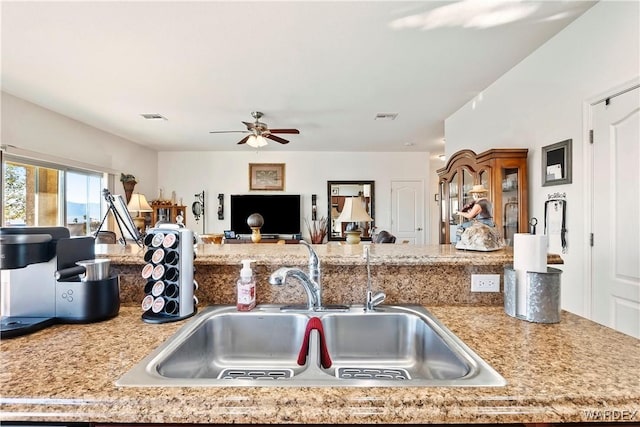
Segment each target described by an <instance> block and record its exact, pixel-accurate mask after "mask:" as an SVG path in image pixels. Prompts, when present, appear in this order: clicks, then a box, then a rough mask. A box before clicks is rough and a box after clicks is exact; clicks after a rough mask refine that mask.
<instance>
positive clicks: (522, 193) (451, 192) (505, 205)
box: [437, 148, 529, 245]
mask: <svg viewBox="0 0 640 427" xmlns="http://www.w3.org/2000/svg"><path fill="white" fill-rule="evenodd" d="M527 152H528V150H527V149H526V148H514V149H511V148H495V149H492V150H488V151H485V152H483V153H480V154H476V153H474V152H473V151H471V150H461V151H458V152H457V153H455V154H454V155H452V156H451V158H450V159H449V161H448V162H447V164H446V166H445V167H444V168H442V169H438V171H437V172H438V182H439V192H440V220H439V224H440V243H442V244H444V243H452V242H455V233H456V229H457V228H458V225H460V224H461V223H462V222H463V221H467V219H465V218H460V215H454V212H457V211H459V210H460V209H462V207H463V206H464V205H466V204H467V203H469V202H470V201H471V200H473V197H472V196H471V194H469V190H471V189H472V188H473V186H474V185H479V184H482V185H484V187H485V188H486V189H487V190H489V195H488V199H489V200H490V201H491V203H492V205H493V220H494V221H495V223H496V228H497V229H498V230H500V231H501V234H502V236H503V237H504V238H505V239H507V241H508V243H509V245H513V235H514V233H526V232H528V227H529V226H528V222H529V208H528V202H527V201H528V198H529V194H528V185H527Z"/></svg>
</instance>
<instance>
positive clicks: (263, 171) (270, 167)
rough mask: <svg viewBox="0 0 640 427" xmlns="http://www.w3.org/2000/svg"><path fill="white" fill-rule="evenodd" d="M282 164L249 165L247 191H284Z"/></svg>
mask: <svg viewBox="0 0 640 427" xmlns="http://www.w3.org/2000/svg"><path fill="white" fill-rule="evenodd" d="M284 179H285V175H284V163H249V190H273V191H283V190H284Z"/></svg>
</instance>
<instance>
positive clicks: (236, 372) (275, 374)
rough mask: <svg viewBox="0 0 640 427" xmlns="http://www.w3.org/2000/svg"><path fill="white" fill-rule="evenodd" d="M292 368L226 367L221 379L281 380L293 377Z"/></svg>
mask: <svg viewBox="0 0 640 427" xmlns="http://www.w3.org/2000/svg"><path fill="white" fill-rule="evenodd" d="M292 376H293V371H292V370H291V369H268V370H267V369H235V368H234V369H225V370H224V371H222V372H220V375H218V379H219V380H280V379H286V378H291V377H292Z"/></svg>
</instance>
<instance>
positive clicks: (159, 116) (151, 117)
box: [140, 113, 167, 120]
mask: <svg viewBox="0 0 640 427" xmlns="http://www.w3.org/2000/svg"><path fill="white" fill-rule="evenodd" d="M140 115H141V116H142V117H144V118H145V119H147V120H167V118H166V117H165V116H163V115H162V114H158V113H151V114H140Z"/></svg>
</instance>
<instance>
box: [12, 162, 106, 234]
mask: <svg viewBox="0 0 640 427" xmlns="http://www.w3.org/2000/svg"><path fill="white" fill-rule="evenodd" d="M3 170H4V180H3V182H4V188H3V193H2V194H3V196H4V198H3V201H2V203H3V218H2V224H3V225H28V226H65V227H67V228H69V231H70V233H71V235H72V236H83V235H89V234H91V233H93V232H95V231H96V230H97V229H98V226H99V225H100V221H101V219H102V217H103V213H104V212H105V208H104V206H103V203H102V189H103V188H105V187H106V185H105V184H106V179H105V178H106V177H105V174H102V173H99V172H93V171H84V170H79V169H72V168H69V167H66V166H63V165H55V164H47V163H41V162H38V161H32V160H26V159H22V158H13V157H9V156H7V158H6V159H5V161H4V164H3Z"/></svg>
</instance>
